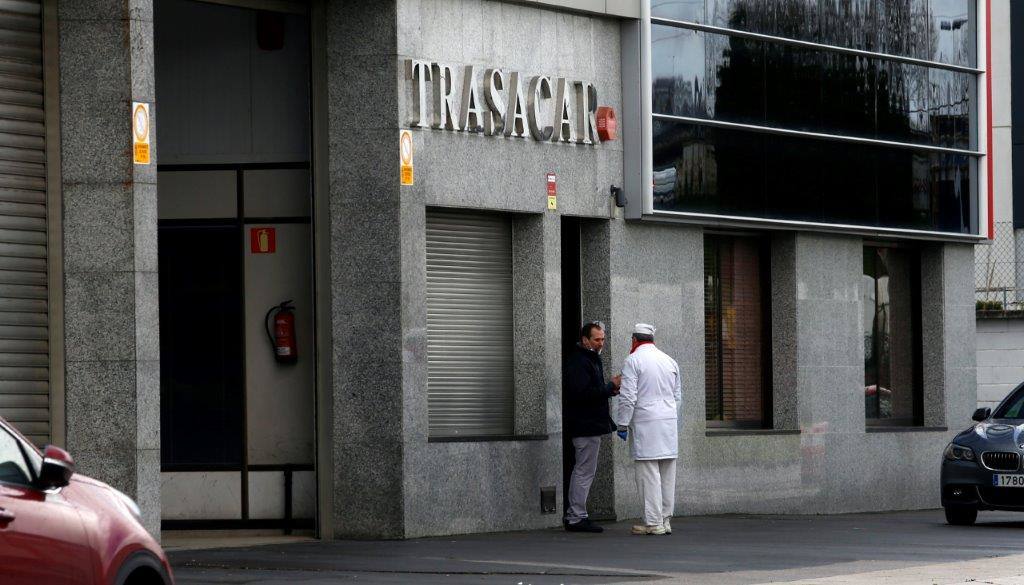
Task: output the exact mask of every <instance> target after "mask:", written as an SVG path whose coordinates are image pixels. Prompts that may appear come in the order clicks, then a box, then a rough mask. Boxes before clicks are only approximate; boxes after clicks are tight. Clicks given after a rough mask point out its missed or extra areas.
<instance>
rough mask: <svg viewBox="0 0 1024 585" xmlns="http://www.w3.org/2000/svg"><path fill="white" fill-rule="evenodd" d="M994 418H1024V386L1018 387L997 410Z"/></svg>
mask: <svg viewBox="0 0 1024 585" xmlns="http://www.w3.org/2000/svg"><path fill="white" fill-rule="evenodd" d="M992 417H993V418H1024V385H1022V386H1018V387H1017V389H1016V390H1014V391H1013V394H1011V395H1010V396H1009V397H1008V398H1006V399H1005V400H1003V403H1002V404H1000V405H999V407H998V408H996V411H995V414H993V415H992Z"/></svg>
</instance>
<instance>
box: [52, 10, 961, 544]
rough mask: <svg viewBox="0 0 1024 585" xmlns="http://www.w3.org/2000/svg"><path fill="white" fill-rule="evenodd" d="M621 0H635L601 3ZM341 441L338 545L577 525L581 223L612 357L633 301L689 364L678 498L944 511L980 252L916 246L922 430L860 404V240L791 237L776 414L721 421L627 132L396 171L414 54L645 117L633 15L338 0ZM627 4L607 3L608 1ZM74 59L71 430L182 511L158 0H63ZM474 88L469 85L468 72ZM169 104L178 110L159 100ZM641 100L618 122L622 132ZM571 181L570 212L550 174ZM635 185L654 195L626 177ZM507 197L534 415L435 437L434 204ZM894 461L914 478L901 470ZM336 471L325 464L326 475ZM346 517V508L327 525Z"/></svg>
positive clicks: (470, 137) (723, 506)
mask: <svg viewBox="0 0 1024 585" xmlns="http://www.w3.org/2000/svg"><path fill="white" fill-rule="evenodd" d="M600 4H602V5H607V6H609V7H610V6H611V5H612V4H613V2H611V1H610V0H609V2H607V3H605V2H600ZM319 6H321V7H322V8H323V9H324V12H323V14H325V22H324V26H323V30H324V37H323V38H324V46H323V47H322V48H323V50H324V53H325V54H326V59H325V60H326V74H325V79H326V88H325V93H326V96H325V97H326V99H325V100H324V101H325V103H326V104H327V112H326V129H325V131H326V135H327V150H326V153H325V154H326V156H327V165H326V166H327V175H328V176H327V181H326V184H327V185H328V193H327V196H326V202H327V208H326V209H323V208H318V209H316V213H326V214H327V215H328V216H329V226H330V245H329V250H326V253H327V254H328V255H329V266H330V313H329V315H323V316H322V319H321V323H320V325H321V326H322V327H325V328H327V330H329V333H330V335H329V336H325V338H327V337H329V338H330V339H331V343H330V350H329V356H330V360H329V361H330V370H331V376H330V379H331V382H330V386H329V388H328V392H327V393H328V395H329V396H330V399H329V404H328V405H320V406H321V408H322V412H327V413H329V414H327V415H325V416H323V418H321V420H325V419H326V420H328V421H329V429H326V430H325V429H321V433H322V434H321V436H322V437H323V436H329V437H331V439H330V441H329V442H327V443H326V444H325V443H324V442H323V441H322V442H321V443H320V445H321V448H322V449H323V450H324V452H325V453H327V459H328V460H329V461H330V462H331V466H332V467H331V469H330V470H321V473H327V474H329V476H330V477H329V480H328V481H327V482H326V485H328V486H329V489H330V491H331V494H330V495H331V497H330V498H322V499H321V502H323V501H330V502H332V503H331V504H330V505H329V506H328V507H327V508H326V509H327V510H328V513H327V514H326V518H327V519H328V522H329V523H331V524H332V526H331V527H330V529H329V531H328V532H329V533H330V534H331V535H333V536H334V537H337V538H412V537H420V536H429V535H444V534H456V533H467V532H486V531H500V530H521V529H535V528H546V527H553V526H557V525H559V523H560V521H561V516H560V514H559V513H556V514H545V513H542V510H541V507H540V505H539V503H540V492H541V490H542V489H544V488H554V490H555V493H556V494H558V500H559V502H558V504H559V506H558V509H559V511H561V509H562V504H563V502H561V494H562V483H563V475H562V474H563V469H562V442H563V435H562V412H561V392H562V390H561V388H562V373H561V368H562V365H561V363H562V350H561V347H562V341H563V340H562V339H561V331H562V324H563V315H562V306H561V294H562V291H561V287H562V284H561V283H562V263H561V253H562V250H561V234H562V227H563V219H564V218H566V217H573V218H576V219H579V220H580V226H581V235H582V238H581V266H582V273H581V282H582V289H583V291H582V292H583V294H582V299H581V302H582V309H583V314H584V317H585V318H586V319H599V320H602V321H605V322H606V323H607V324H608V331H607V334H608V340H609V341H608V345H607V349H606V352H605V354H604V359H605V360H606V367H607V369H608V371H609V372H610V373H614V372H618V371H619V369H620V368H621V366H622V363H623V360H624V359H625V357H626V355H627V351H628V347H629V345H628V341H629V340H628V335H629V334H628V332H629V331H630V329H631V327H632V324H633V323H635V322H640V321H643V322H650V323H653V324H654V325H655V326H656V327H657V329H658V333H657V336H656V338H657V342H658V344H659V346H660V347H661V348H662V349H663V350H665V351H666V352H668V353H669V354H670V355H672V356H673V357H674V358H675V359H676V360H677V361H678V363H679V365H680V366H681V368H682V370H683V394H684V398H683V409H682V416H681V418H680V421H679V424H680V434H679V437H680V456H679V467H678V469H679V478H678V481H677V510H676V513H677V514H678V515H687V514H708V513H726V512H745V513H832V512H853V511H868V510H892V509H913V508H927V507H935V506H937V505H938V503H939V501H938V493H937V489H936V488H937V480H938V472H939V466H938V463H939V454H940V453H941V449H942V447H943V446H944V445H945V442H946V441H947V440H948V438H949V437H951V436H952V435H953V434H954V433H955V432H956V431H957V430H958V429H959V428H960V427H962V426H963V425H964V424H966V423H967V422H968V417H969V415H970V412H971V410H972V409H973V407H974V404H975V401H976V391H975V382H974V380H975V357H974V346H973V343H972V342H971V340H973V339H974V333H975V321H974V313H973V298H974V297H973V288H972V283H973V274H972V269H973V268H972V267H973V255H972V254H973V252H972V248H971V246H970V245H967V244H952V243H939V242H928V243H923V244H921V247H922V264H921V279H922V289H923V290H924V291H925V294H924V295H923V297H922V329H923V336H922V337H923V340H924V347H923V352H924V356H925V360H924V362H925V367H924V380H923V385H924V395H925V401H924V403H925V426H924V428H919V429H914V430H913V432H909V431H907V430H905V429H904V430H898V429H892V430H890V431H889V432H875V430H874V429H871V430H869V429H867V428H866V426H865V420H864V350H863V344H864V336H863V331H862V320H863V311H864V310H865V308H864V307H863V306H862V303H861V301H860V296H859V287H860V281H861V278H862V274H863V246H864V240H863V239H862V238H861V237H860V236H855V235H839V234H825V233H813V232H796V231H777V232H772V233H771V234H770V238H769V239H770V246H771V250H770V257H771V278H770V284H771V295H770V297H771V309H772V319H771V326H772V327H771V329H772V335H771V338H770V342H771V345H772V352H773V359H772V364H771V365H772V368H773V369H772V382H773V387H774V390H773V407H772V408H773V411H772V414H773V428H771V429H765V430H751V431H742V432H740V431H724V430H721V429H709V428H708V427H707V425H706V422H705V404H704V403H705V392H704V360H705V357H704V281H703V259H704V244H703V242H704V234H705V229H704V227H702V226H700V225H694V224H683V223H665V222H652V221H625V220H624V219H622V213H621V211H620V210H618V209H617V208H615V207H614V205H613V202H612V200H611V198H610V197H609V187H610V186H611V185H620V186H621V185H622V184H623V161H624V156H625V154H626V153H624V151H623V143H622V141H621V140H617V141H613V142H607V143H603V144H600V145H594V146H591V145H583V144H560V143H551V142H538V141H536V140H533V139H530V138H514V137H504V136H499V137H492V136H484V135H481V134H479V133H467V132H451V131H444V130H434V129H430V128H415V129H413V131H412V134H413V144H414V152H415V184H414V185H412V186H401V185H400V184H399V178H398V168H397V166H398V165H397V162H398V161H397V158H398V156H397V155H398V137H399V132H400V131H401V130H403V129H407V128H409V126H410V113H411V112H412V107H413V99H414V98H413V84H412V83H411V81H410V80H409V79H407V76H406V75H407V74H406V68H405V64H406V61H407V60H408V59H422V60H428V61H432V62H440V63H445V64H450V65H452V66H453V70H454V71H456V74H457V75H461V74H462V73H461V72H462V71H464V67H465V66H467V65H472V66H475V67H476V69H477V71H478V73H479V72H482V71H483V70H484V69H486V68H488V67H500V68H503V69H506V70H509V71H519V72H521V73H522V74H523V75H524V76H527V77H529V76H533V75H549V76H552V77H565V78H567V79H572V80H585V81H588V82H590V83H593V84H594V86H595V87H596V88H597V91H598V96H599V97H598V99H599V103H600V104H601V105H607V106H611V107H613V108H615V109H616V111H619V112H622V111H623V99H624V92H623V89H622V65H621V55H622V52H623V51H622V47H621V45H620V39H621V38H622V34H621V21H620V20H619V18H618V16H620V15H617V14H613V13H612V12H605V13H602V14H593V13H581V12H573V11H565V10H562V9H560V8H557V7H552V6H550V5H542V4H540V3H524V2H502V1H496V0H325V2H324V3H323V4H322V5H319ZM608 10H609V11H610V10H611V8H609V9H608ZM59 16H60V48H61V55H62V56H61V60H60V72H61V128H62V156H63V162H62V179H63V180H62V188H63V196H64V218H63V235H64V242H65V249H66V251H67V253H66V255H65V266H64V281H65V282H64V284H65V290H66V299H65V305H66V324H65V326H66V345H67V355H66V370H67V371H66V376H67V389H66V395H67V437H68V447H69V448H70V449H71V450H72V452H73V453H74V455H75V456H76V458H77V460H78V462H79V467H80V469H81V470H82V471H83V472H85V473H88V474H90V475H94V476H96V477H98V478H99V479H102V480H104V481H107V482H110V483H111V484H112V485H113V486H114V487H117V488H118V489H121V490H124V491H125V492H126V493H128V494H130V495H133V496H134V497H136V498H138V499H139V501H140V504H141V506H142V509H143V511H144V514H145V516H146V523H147V527H149V528H150V529H151V530H153V531H156V530H158V527H159V520H160V495H159V486H160V451H159V448H160V429H159V425H160V418H159V415H160V368H159V363H160V361H159V360H160V348H159V334H158V332H159V328H158V327H159V325H158V322H157V321H158V307H159V292H158V276H157V275H158V267H157V237H156V226H157V219H156V201H157V197H158V196H159V194H158V193H157V187H156V178H155V177H156V175H155V165H151V166H149V167H140V166H135V165H133V164H132V161H131V144H130V134H129V132H128V131H127V129H128V126H127V121H128V120H129V109H130V104H131V102H132V101H133V100H136V101H147V102H151V103H155V102H156V96H155V95H154V82H153V76H154V75H153V48H152V46H153V45H152V29H153V22H152V6H151V1H150V0H131V1H130V2H111V1H109V0H108V1H103V0H88V1H86V0H75V1H70V0H61V2H60V15H59ZM454 85H455V86H456V87H461V85H460V83H459V79H458V78H457V79H456V83H455V84H454ZM158 111H159V104H158V103H156V105H155V106H154V108H153V112H154V114H156V113H157V112H158ZM629 123H630V121H629V120H620V124H621V125H628V124H629ZM549 172H551V173H555V174H556V176H557V185H558V187H557V190H558V201H557V209H554V210H550V209H548V207H547V198H546V192H545V175H546V174H547V173H549ZM628 196H631V197H632V196H636V197H639V194H628ZM428 208H449V209H467V210H485V211H490V212H495V213H503V214H508V215H509V216H510V217H511V218H512V224H513V226H514V231H513V234H514V235H513V258H512V264H513V274H514V280H513V282H514V290H513V321H514V327H515V339H516V343H515V346H514V347H510V348H508V351H509V353H510V357H511V359H512V360H513V363H514V368H515V369H514V371H515V400H514V403H515V430H514V436H512V437H504V438H503V440H500V441H487V440H478V441H458V442H453V441H443V440H431V439H430V438H429V437H428V420H427V419H428V411H427V394H428V391H427V337H426V326H427V315H426V312H427V311H426V306H425V295H426V258H425V253H424V248H425V238H426V221H425V214H426V210H427V209H428ZM600 461H601V465H600V469H599V473H598V477H597V479H596V481H595V484H594V487H593V490H592V493H591V501H590V502H591V513H592V515H593V516H595V517H599V518H620V519H622V518H635V517H638V516H639V515H640V503H639V501H638V498H637V493H636V484H635V482H634V477H633V469H632V468H633V464H632V461H631V460H630V458H629V454H628V449H627V447H626V445H625V444H623V443H621V442H620V441H618V440H617V439H615V440H614V441H613V440H612V439H611V438H608V439H607V440H605V441H604V442H603V444H602V454H601V460H600ZM897 469H898V470H899V472H898V473H894V470H897ZM321 485H324V482H321ZM325 530H326V529H325Z"/></svg>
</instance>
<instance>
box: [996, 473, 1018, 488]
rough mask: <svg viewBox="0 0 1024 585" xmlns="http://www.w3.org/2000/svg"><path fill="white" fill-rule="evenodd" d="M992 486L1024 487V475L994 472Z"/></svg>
mask: <svg viewBox="0 0 1024 585" xmlns="http://www.w3.org/2000/svg"><path fill="white" fill-rule="evenodd" d="M992 486H993V487H1015V488H1024V475H1006V474H1002V473H994V474H992Z"/></svg>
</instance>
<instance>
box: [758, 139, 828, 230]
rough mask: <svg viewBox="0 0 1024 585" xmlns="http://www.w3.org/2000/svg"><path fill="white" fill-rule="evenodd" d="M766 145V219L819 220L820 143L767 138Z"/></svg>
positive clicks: (820, 187) (820, 215)
mask: <svg viewBox="0 0 1024 585" xmlns="http://www.w3.org/2000/svg"><path fill="white" fill-rule="evenodd" d="M765 144H766V148H765V185H766V189H765V208H766V209H765V212H766V215H767V217H771V218H775V219H796V220H803V221H813V222H820V221H822V220H823V217H822V196H823V194H824V193H825V189H824V185H822V182H821V179H822V176H821V164H822V163H823V162H824V161H823V160H822V158H821V150H820V147H821V143H818V142H814V141H809V140H806V139H802V138H791V137H788V136H772V135H769V136H766V138H765Z"/></svg>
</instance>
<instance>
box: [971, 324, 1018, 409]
mask: <svg viewBox="0 0 1024 585" xmlns="http://www.w3.org/2000/svg"><path fill="white" fill-rule="evenodd" d="M1021 382H1024V319H978V408H982V407H986V406H987V407H989V408H995V407H996V405H997V404H999V402H1000V401H1001V400H1002V399H1003V398H1005V397H1006V395H1007V394H1009V393H1010V390H1013V389H1014V388H1015V387H1017V385H1018V384H1020V383H1021Z"/></svg>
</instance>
